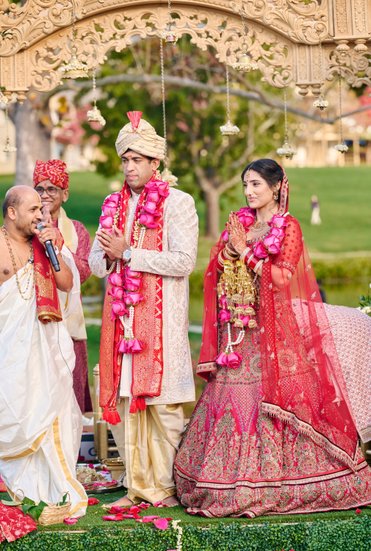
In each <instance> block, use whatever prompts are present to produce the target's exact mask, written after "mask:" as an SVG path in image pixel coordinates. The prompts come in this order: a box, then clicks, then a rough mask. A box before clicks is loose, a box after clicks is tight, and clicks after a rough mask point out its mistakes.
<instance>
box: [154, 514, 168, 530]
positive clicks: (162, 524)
mask: <svg viewBox="0 0 371 551" xmlns="http://www.w3.org/2000/svg"><path fill="white" fill-rule="evenodd" d="M153 524H154V525H155V526H156V528H158V529H159V530H166V529H167V528H168V527H169V521H168V520H167V519H166V518H160V517H159V518H156V519H155V520H154V521H153Z"/></svg>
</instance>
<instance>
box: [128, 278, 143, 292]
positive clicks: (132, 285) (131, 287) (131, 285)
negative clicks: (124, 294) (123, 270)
mask: <svg viewBox="0 0 371 551" xmlns="http://www.w3.org/2000/svg"><path fill="white" fill-rule="evenodd" d="M141 284H142V282H141V280H140V279H139V278H136V277H129V276H125V284H124V286H125V290H126V291H138V290H139V288H140V286H141Z"/></svg>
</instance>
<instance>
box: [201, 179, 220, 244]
mask: <svg viewBox="0 0 371 551" xmlns="http://www.w3.org/2000/svg"><path fill="white" fill-rule="evenodd" d="M203 191H204V194H205V202H206V209H205V217H206V220H205V222H206V224H205V225H206V228H205V229H206V236H207V237H210V238H212V239H214V240H215V241H216V240H217V239H218V237H219V233H220V230H219V222H220V210H219V193H218V190H217V189H215V188H213V187H208V189H204V190H203Z"/></svg>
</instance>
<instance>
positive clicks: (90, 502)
mask: <svg viewBox="0 0 371 551" xmlns="http://www.w3.org/2000/svg"><path fill="white" fill-rule="evenodd" d="M98 503H99V499H97V498H96V497H89V498H88V505H97V504H98Z"/></svg>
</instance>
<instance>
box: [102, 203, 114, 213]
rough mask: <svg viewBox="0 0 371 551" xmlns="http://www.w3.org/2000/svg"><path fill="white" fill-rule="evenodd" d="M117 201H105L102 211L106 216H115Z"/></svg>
mask: <svg viewBox="0 0 371 551" xmlns="http://www.w3.org/2000/svg"><path fill="white" fill-rule="evenodd" d="M116 211H117V203H115V202H114V201H105V202H104V203H103V205H102V212H103V214H104V215H105V216H115V214H116Z"/></svg>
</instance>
